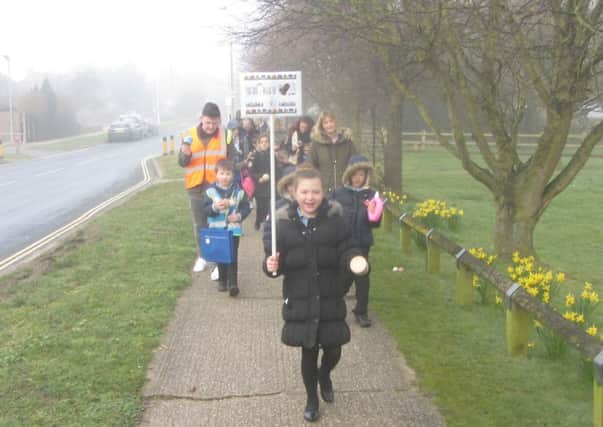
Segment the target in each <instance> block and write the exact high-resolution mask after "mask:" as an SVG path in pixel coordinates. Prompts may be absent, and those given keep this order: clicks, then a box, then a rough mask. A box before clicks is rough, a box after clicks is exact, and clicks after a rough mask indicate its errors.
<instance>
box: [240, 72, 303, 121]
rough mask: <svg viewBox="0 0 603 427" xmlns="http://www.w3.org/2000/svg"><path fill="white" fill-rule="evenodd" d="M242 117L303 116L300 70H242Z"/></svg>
mask: <svg viewBox="0 0 603 427" xmlns="http://www.w3.org/2000/svg"><path fill="white" fill-rule="evenodd" d="M240 88H241V117H258V116H270V115H275V116H301V115H302V114H303V110H302V80H301V71H278V72H269V73H241V86H240Z"/></svg>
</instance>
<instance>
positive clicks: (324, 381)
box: [318, 370, 335, 403]
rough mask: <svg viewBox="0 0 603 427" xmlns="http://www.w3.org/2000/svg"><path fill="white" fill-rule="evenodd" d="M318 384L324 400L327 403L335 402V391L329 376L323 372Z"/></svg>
mask: <svg viewBox="0 0 603 427" xmlns="http://www.w3.org/2000/svg"><path fill="white" fill-rule="evenodd" d="M318 383H319V384H320V395H321V396H322V400H324V401H325V402H327V403H333V402H335V392H334V391H333V383H332V382H331V377H330V375H329V374H325V373H324V372H323V371H322V370H321V371H320V372H319V374H318Z"/></svg>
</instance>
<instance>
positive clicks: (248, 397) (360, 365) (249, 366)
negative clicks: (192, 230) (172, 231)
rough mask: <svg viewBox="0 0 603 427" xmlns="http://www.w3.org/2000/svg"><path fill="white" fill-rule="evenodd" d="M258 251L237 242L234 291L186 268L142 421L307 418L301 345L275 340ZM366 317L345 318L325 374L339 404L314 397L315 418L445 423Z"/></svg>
mask: <svg viewBox="0 0 603 427" xmlns="http://www.w3.org/2000/svg"><path fill="white" fill-rule="evenodd" d="M262 258H263V250H262V245H261V238H260V233H258V232H255V231H251V232H249V233H248V235H246V236H245V237H243V238H242V239H241V246H240V256H239V283H240V288H241V293H240V294H239V296H238V297H236V298H232V297H229V296H228V294H227V293H224V292H217V290H216V282H212V281H211V280H209V272H210V271H211V269H208V270H207V271H205V272H202V273H200V274H194V275H193V280H192V284H191V286H190V287H189V288H187V289H186V290H185V291H184V292H183V294H182V296H181V297H180V299H179V301H178V304H177V306H176V310H175V314H174V317H173V319H172V321H171V322H170V325H169V326H168V328H167V331H166V333H165V335H164V338H163V340H162V344H161V346H160V347H159V348H158V349H157V350H156V352H155V354H154V358H153V361H152V363H151V366H150V367H149V370H148V373H147V377H148V381H147V384H146V385H145V387H144V388H143V391H142V394H143V397H144V399H145V411H144V414H143V416H142V419H141V421H140V425H141V426H256V425H257V426H296V425H304V424H305V422H304V421H303V418H302V411H303V407H304V404H305V392H304V388H303V383H302V381H301V373H300V360H301V356H300V355H301V351H300V349H298V348H292V347H287V346H285V345H283V344H281V342H280V331H281V327H282V319H281V304H282V299H281V279H279V278H277V279H271V278H268V277H267V276H265V275H264V273H263V272H262V271H261V268H260V266H261V261H262ZM346 302H347V304H348V306H350V305H351V304H353V301H352V300H351V299H349V298H348V299H347V300H346ZM348 308H349V307H348ZM372 318H373V326H372V327H370V328H364V329H363V328H360V327H359V326H358V325H357V324H356V323H354V321H353V318H352V316H351V315H350V316H348V324H349V325H350V328H351V330H352V341H351V342H350V343H349V344H347V345H345V346H344V347H343V352H342V358H341V362H340V363H339V365H338V366H337V368H336V369H335V370H334V371H333V374H332V379H333V384H334V388H335V394H336V402H335V403H334V404H326V403H324V402H323V403H321V419H320V421H319V422H318V425H324V426H444V425H445V422H444V420H443V417H442V416H441V415H440V414H439V412H438V410H437V408H435V406H434V405H433V404H432V402H431V401H430V399H429V398H428V397H426V396H424V395H422V394H421V393H420V392H419V391H418V389H417V385H416V376H415V374H414V372H413V371H412V370H411V369H410V368H409V367H408V366H407V364H406V362H405V360H404V357H403V355H402V354H400V352H399V351H398V350H397V347H396V344H395V342H394V340H393V338H392V337H391V336H390V335H389V333H388V332H387V330H386V329H385V327H384V326H383V325H382V324H381V322H379V320H378V319H377V318H376V316H375V315H372Z"/></svg>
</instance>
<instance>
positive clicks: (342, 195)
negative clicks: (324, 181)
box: [331, 187, 381, 248]
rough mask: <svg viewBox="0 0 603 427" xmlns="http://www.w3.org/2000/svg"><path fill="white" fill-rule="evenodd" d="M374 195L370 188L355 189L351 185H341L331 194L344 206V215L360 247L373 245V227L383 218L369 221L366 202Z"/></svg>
mask: <svg viewBox="0 0 603 427" xmlns="http://www.w3.org/2000/svg"><path fill="white" fill-rule="evenodd" d="M374 196H375V191H374V190H372V189H370V188H364V189H362V190H360V191H355V190H353V189H351V188H349V187H339V188H338V189H336V190H335V191H334V192H333V193H332V194H331V198H332V199H333V200H336V201H337V202H339V204H340V205H341V207H342V208H343V217H344V219H345V220H346V223H347V224H348V225H349V227H350V228H351V232H352V244H353V245H354V246H357V247H360V248H369V247H371V246H373V228H376V227H379V225H381V220H379V222H378V223H372V222H369V220H368V211H367V208H366V206H365V205H364V202H365V201H366V200H371V199H372V198H373V197H374Z"/></svg>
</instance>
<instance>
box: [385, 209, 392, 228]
mask: <svg viewBox="0 0 603 427" xmlns="http://www.w3.org/2000/svg"><path fill="white" fill-rule="evenodd" d="M383 229H384V230H385V231H387V232H390V233H391V231H392V213H391V212H390V210H389V209H387V208H386V209H383Z"/></svg>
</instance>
